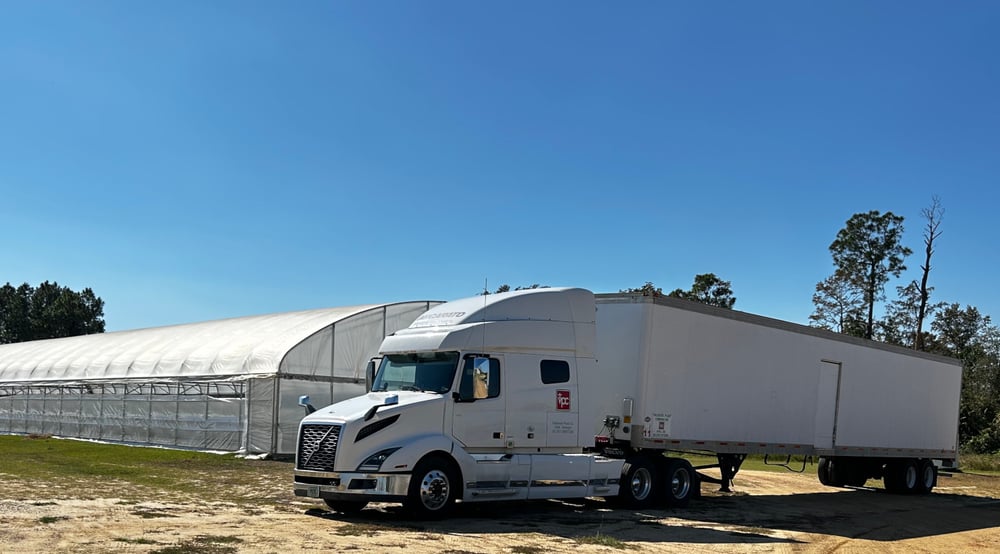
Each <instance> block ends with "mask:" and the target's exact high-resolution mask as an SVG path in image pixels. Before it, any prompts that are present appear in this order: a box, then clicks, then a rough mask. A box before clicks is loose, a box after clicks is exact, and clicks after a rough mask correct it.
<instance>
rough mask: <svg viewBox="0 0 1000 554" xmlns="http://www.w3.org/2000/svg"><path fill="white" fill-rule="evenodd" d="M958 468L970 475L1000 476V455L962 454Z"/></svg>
mask: <svg viewBox="0 0 1000 554" xmlns="http://www.w3.org/2000/svg"><path fill="white" fill-rule="evenodd" d="M958 466H959V467H960V468H962V471H966V472H969V473H985V474H989V475H1000V454H960V455H959V457H958Z"/></svg>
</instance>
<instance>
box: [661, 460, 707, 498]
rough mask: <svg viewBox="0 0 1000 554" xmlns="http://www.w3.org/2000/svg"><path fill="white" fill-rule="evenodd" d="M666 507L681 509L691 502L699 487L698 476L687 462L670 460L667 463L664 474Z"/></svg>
mask: <svg viewBox="0 0 1000 554" xmlns="http://www.w3.org/2000/svg"><path fill="white" fill-rule="evenodd" d="M663 480H664V484H665V485H666V487H665V488H666V493H667V494H666V500H667V506H670V507H672V508H683V507H685V506H687V505H688V502H690V501H691V497H692V496H694V495H695V494H696V489H697V488H698V487H699V486H700V485H699V483H698V475H697V474H696V473H695V471H694V468H693V467H691V463H690V462H688V461H687V460H682V459H672V460H668V461H667V465H666V471H665V472H664V479H663Z"/></svg>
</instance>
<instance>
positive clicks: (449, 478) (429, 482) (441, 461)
mask: <svg viewBox="0 0 1000 554" xmlns="http://www.w3.org/2000/svg"><path fill="white" fill-rule="evenodd" d="M460 486H461V485H460V481H459V474H458V471H457V470H455V466H454V464H452V463H451V460H449V459H447V458H445V457H443V456H436V455H431V456H428V457H426V458H424V459H423V460H420V463H418V464H417V467H416V468H414V470H413V475H412V476H411V477H410V489H409V491H408V492H407V495H406V500H404V501H403V508H405V509H406V511H407V512H408V513H409V514H410V515H411V516H413V517H414V518H416V519H440V518H443V517H445V516H446V515H448V513H449V512H450V511H451V509H452V507H453V506H454V505H455V499H456V498H457V496H458V495H459V493H460Z"/></svg>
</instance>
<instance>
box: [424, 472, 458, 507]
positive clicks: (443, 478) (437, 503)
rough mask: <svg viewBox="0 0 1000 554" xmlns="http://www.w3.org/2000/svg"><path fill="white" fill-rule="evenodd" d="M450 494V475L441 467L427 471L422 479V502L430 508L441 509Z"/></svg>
mask: <svg viewBox="0 0 1000 554" xmlns="http://www.w3.org/2000/svg"><path fill="white" fill-rule="evenodd" d="M450 494H451V486H450V484H449V483H448V476H447V475H446V474H445V472H443V471H441V470H440V469H435V470H432V471H429V472H427V474H426V475H424V478H423V479H421V480H420V503H421V504H423V505H424V507H425V508H427V509H428V510H440V509H441V508H442V507H444V505H445V504H446V503H447V502H448V496H449V495H450Z"/></svg>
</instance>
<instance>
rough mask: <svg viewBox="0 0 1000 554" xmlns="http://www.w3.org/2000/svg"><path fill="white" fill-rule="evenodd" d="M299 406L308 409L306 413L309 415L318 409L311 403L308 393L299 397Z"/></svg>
mask: <svg viewBox="0 0 1000 554" xmlns="http://www.w3.org/2000/svg"><path fill="white" fill-rule="evenodd" d="M299 406H302V407H303V408H305V409H306V415H309V414H311V413H313V412H315V411H316V408H314V407H313V405H312V404H310V403H309V395H308V394H303V395H302V396H300V397H299Z"/></svg>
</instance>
